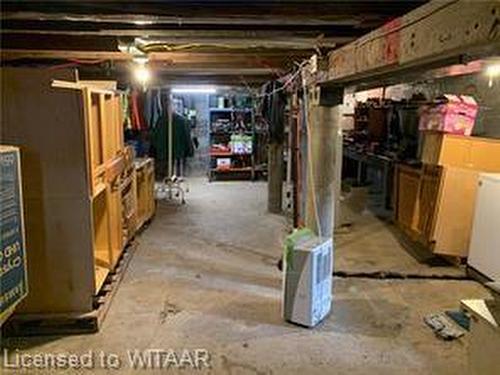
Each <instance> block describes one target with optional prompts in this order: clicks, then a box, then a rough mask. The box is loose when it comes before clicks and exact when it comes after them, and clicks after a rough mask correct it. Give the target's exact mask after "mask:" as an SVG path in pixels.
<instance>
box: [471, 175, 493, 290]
mask: <svg viewBox="0 0 500 375" xmlns="http://www.w3.org/2000/svg"><path fill="white" fill-rule="evenodd" d="M467 263H468V264H469V266H471V267H472V268H474V269H475V270H477V271H479V272H480V273H482V274H483V275H485V276H487V277H489V278H490V279H492V280H494V281H500V173H495V174H493V173H482V174H480V175H479V187H478V193H477V198H476V209H475V213H474V223H473V225H472V235H471V242H470V247H469V257H468V259H467Z"/></svg>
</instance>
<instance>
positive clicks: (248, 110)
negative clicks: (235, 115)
mask: <svg viewBox="0 0 500 375" xmlns="http://www.w3.org/2000/svg"><path fill="white" fill-rule="evenodd" d="M209 111H210V112H251V111H252V108H216V107H215V108H214V107H212V108H210V109H209Z"/></svg>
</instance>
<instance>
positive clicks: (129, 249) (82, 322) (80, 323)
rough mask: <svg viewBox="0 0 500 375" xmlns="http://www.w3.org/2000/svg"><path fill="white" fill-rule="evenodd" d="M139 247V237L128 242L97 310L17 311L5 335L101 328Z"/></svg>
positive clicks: (97, 298) (101, 293) (96, 301)
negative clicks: (82, 311)
mask: <svg viewBox="0 0 500 375" xmlns="http://www.w3.org/2000/svg"><path fill="white" fill-rule="evenodd" d="M136 248H137V243H136V242H135V241H132V242H131V243H129V244H128V245H127V246H126V248H125V249H124V251H123V253H122V255H121V257H120V259H119V260H118V263H117V265H116V268H115V270H114V271H113V272H110V273H109V275H108V276H107V278H106V281H105V282H104V285H103V286H102V288H101V290H100V291H99V294H98V295H97V296H95V297H94V310H93V311H92V312H89V313H86V314H22V315H14V316H12V317H11V318H10V319H9V320H8V321H7V322H6V323H5V324H4V326H3V327H2V335H3V336H4V337H8V336H45V335H67V334H88V333H95V332H97V331H99V329H100V327H101V325H102V323H103V321H104V319H105V318H106V315H107V313H108V311H109V308H110V306H111V302H112V300H113V297H114V295H115V294H116V291H117V290H118V286H119V285H120V283H121V281H122V279H123V276H124V274H125V271H126V269H127V268H128V266H129V263H130V260H131V259H132V257H133V255H134V253H135V250H136Z"/></svg>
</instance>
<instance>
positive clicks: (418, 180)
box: [396, 165, 478, 257]
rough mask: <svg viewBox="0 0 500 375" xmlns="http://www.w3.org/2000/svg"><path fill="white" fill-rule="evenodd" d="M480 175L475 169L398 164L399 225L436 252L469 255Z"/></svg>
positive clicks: (397, 206) (397, 202) (397, 198)
mask: <svg viewBox="0 0 500 375" xmlns="http://www.w3.org/2000/svg"><path fill="white" fill-rule="evenodd" d="M477 179H478V173H477V172H476V171H474V170H468V169H460V168H454V167H440V166H433V165H424V166H423V167H419V168H412V167H409V166H404V165H399V166H398V167H397V169H396V221H397V223H398V226H399V227H400V228H401V229H402V230H403V231H404V232H405V233H406V234H407V235H408V236H409V237H410V238H411V239H413V240H414V241H417V242H419V243H421V244H423V245H424V246H426V247H428V248H429V249H431V250H432V251H433V252H434V253H436V254H443V255H452V256H459V257H465V256H467V253H468V244H469V240H470V235H471V227H472V218H473V211H474V202H475V193H476V186H477Z"/></svg>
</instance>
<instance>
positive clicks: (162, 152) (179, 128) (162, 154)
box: [151, 111, 193, 161]
mask: <svg viewBox="0 0 500 375" xmlns="http://www.w3.org/2000/svg"><path fill="white" fill-rule="evenodd" d="M172 136H173V145H172V146H173V159H174V160H175V159H183V158H187V157H191V156H193V145H192V140H191V132H190V128H189V122H188V121H187V120H186V119H185V118H184V117H182V116H180V115H178V114H177V113H174V114H173V116H172ZM151 138H152V139H151V143H152V145H153V147H154V149H155V158H156V159H157V160H159V161H160V160H168V114H167V113H166V111H165V112H164V113H163V115H162V116H160V118H159V119H158V121H157V122H156V125H155V127H154V130H153V133H152V135H151Z"/></svg>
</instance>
